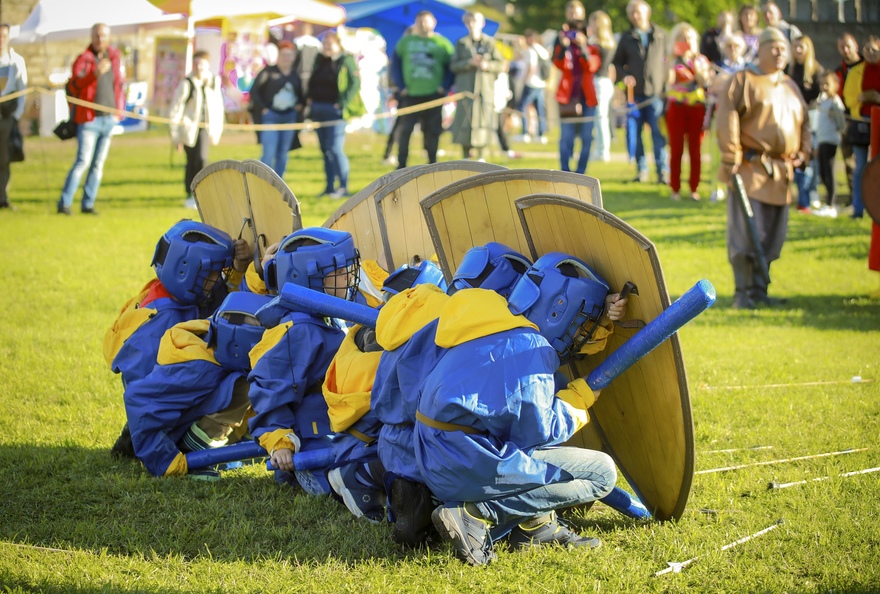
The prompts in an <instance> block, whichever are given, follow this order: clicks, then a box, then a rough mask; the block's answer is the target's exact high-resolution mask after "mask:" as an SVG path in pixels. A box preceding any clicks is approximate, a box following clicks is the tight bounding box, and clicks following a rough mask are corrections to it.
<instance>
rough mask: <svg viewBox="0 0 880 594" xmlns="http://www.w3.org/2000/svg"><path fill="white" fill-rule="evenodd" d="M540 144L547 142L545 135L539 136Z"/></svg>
mask: <svg viewBox="0 0 880 594" xmlns="http://www.w3.org/2000/svg"><path fill="white" fill-rule="evenodd" d="M541 144H547V137H546V136H542V137H541Z"/></svg>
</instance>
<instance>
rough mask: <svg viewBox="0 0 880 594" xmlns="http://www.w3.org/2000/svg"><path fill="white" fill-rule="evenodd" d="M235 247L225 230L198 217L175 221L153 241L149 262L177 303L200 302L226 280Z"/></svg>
mask: <svg viewBox="0 0 880 594" xmlns="http://www.w3.org/2000/svg"><path fill="white" fill-rule="evenodd" d="M234 254H235V249H234V247H233V242H232V238H231V237H229V235H227V234H226V233H225V232H223V231H221V230H219V229H215V228H214V227H211V226H210V225H206V224H205V223H200V222H198V221H189V220H187V221H180V222H179V223H175V224H174V225H173V226H172V227H171V229H169V230H168V231H167V232H166V233H165V235H163V236H162V238H161V239H159V243H157V244H156V251H155V253H154V254H153V261H152V262H151V266H152V267H153V269H154V270H155V271H156V277H157V278H158V279H159V282H161V283H162V285H163V286H164V287H165V289H167V291H168V292H169V293H170V294H171V295H172V296H173V297H174V298H175V299H177V300H178V301H180V302H181V303H188V304H193V305H202V304H204V303H206V302H208V301H209V300H210V299H211V297H212V296H213V295H214V293H215V292H216V291H217V290H219V289H220V287H222V286H223V283H224V282H226V270H228V269H229V268H232V262H233V257H234Z"/></svg>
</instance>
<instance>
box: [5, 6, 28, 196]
mask: <svg viewBox="0 0 880 594" xmlns="http://www.w3.org/2000/svg"><path fill="white" fill-rule="evenodd" d="M26 87H27V69H26V68H25V65H24V58H22V57H21V56H19V55H18V54H17V53H16V52H15V50H13V49H12V48H11V47H9V25H7V24H5V23H4V24H2V25H0V88H2V91H0V97H5V96H6V95H9V94H11V93H15V92H17V91H23V90H24V89H25V88H26ZM22 113H24V97H19V98H18V99H10V100H8V101H4V102H3V103H0V116H2V117H0V209H2V208H9V209H11V208H12V205H11V204H10V203H9V196H8V195H7V194H6V190H7V188H8V187H9V178H10V171H9V134H10V133H11V132H12V127H13V126H17V125H18V120H19V119H20V118H21V114H22Z"/></svg>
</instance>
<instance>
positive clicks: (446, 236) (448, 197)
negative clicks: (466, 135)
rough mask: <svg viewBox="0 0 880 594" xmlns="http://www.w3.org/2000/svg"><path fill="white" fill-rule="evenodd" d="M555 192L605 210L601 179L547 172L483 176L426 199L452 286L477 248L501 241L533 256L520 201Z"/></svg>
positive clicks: (425, 210) (437, 246) (430, 224)
mask: <svg viewBox="0 0 880 594" xmlns="http://www.w3.org/2000/svg"><path fill="white" fill-rule="evenodd" d="M543 192H546V193H553V194H561V195H564V196H570V197H572V198H574V199H577V200H580V201H584V202H585V203H590V204H593V205H595V206H598V207H601V206H602V191H601V190H600V188H599V180H598V179H596V178H594V177H588V176H586V175H580V174H577V173H568V172H563V171H547V170H545V169H511V170H507V171H496V172H491V173H483V174H479V175H474V176H472V177H468V178H466V179H463V180H461V181H458V182H454V183H451V184H449V185H447V186H445V187H443V188H441V189H439V190H437V191H436V192H434V193H433V194H431V195H429V196H427V197H425V198H423V199H422V202H421V206H422V212H423V213H424V217H425V223H426V224H427V227H428V230H429V232H430V234H431V240H432V242H433V245H434V249H435V250H436V252H437V257H438V259H439V261H440V267H441V268H442V269H443V273H444V274H445V275H446V279H447V281H451V280H452V274H453V272H455V269H456V268H458V265H459V264H460V263H461V258H462V257H463V256H464V254H465V252H467V251H468V250H469V249H470V248H472V247H474V246H475V245H484V244H486V243H488V242H490V241H497V242H500V243H503V244H505V245H508V246H510V247H512V248H513V249H515V250H518V251H520V252H521V253H523V254H527V253H528V245H527V243H526V237H525V234H524V233H523V229H522V226H521V225H520V222H519V216H518V215H517V212H516V206H515V204H514V201H515V200H516V199H517V198H520V197H522V196H527V195H529V194H535V193H543Z"/></svg>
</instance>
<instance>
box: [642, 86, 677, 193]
mask: <svg viewBox="0 0 880 594" xmlns="http://www.w3.org/2000/svg"><path fill="white" fill-rule="evenodd" d="M649 99H650V100H649ZM635 101H636V104H637V105H641V104H642V103H644V102H645V101H648V103H647V105H642V106H641V107H640V108H639V117H638V119H637V122H636V126H637V129H636V166H637V167H638V170H639V173H641V172H642V171H647V170H648V163H647V162H646V161H645V143H644V141H643V140H642V130H643V129H644V127H645V124H648V126H650V127H651V142H652V144H653V145H654V146H653V148H654V165H655V166H656V167H657V175H658V176H661V177H666V174H667V173H669V167H668V166H667V165H666V138H665V137H664V136H663V132H661V131H660V117H661V116H662V115H663V108H664V105H665V104H664V102H663V100H662V99H660V98H659V97H650V98H649V97H645V96H642V95H636V96H635Z"/></svg>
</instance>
